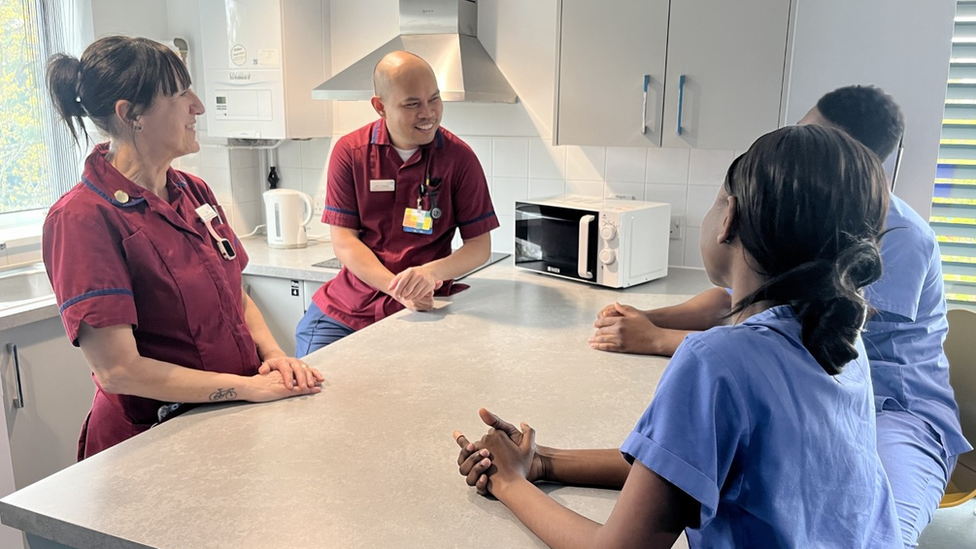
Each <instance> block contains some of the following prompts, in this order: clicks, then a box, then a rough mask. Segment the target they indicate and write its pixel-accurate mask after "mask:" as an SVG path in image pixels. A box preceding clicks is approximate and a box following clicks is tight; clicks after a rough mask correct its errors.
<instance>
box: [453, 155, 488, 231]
mask: <svg viewBox="0 0 976 549" xmlns="http://www.w3.org/2000/svg"><path fill="white" fill-rule="evenodd" d="M458 150H459V154H461V155H463V158H459V159H458V162H457V164H456V165H457V166H458V173H457V174H455V175H454V181H455V182H456V183H455V184H454V185H453V187H452V192H453V196H452V197H451V200H452V202H453V203H454V219H456V220H457V226H458V230H459V231H460V232H461V238H463V239H465V240H466V239H469V238H475V237H477V236H481V235H483V234H485V233H487V232H489V231H491V230H494V229H497V228H498V216H496V215H495V207H494V206H493V205H492V203H491V196H490V194H489V193H488V180H487V179H485V170H484V169H483V168H482V167H481V162H479V161H478V157H477V155H475V154H474V151H472V150H471V148H470V147H468V145H467V144H465V143H462V144H461V146H460V147H459V149H458Z"/></svg>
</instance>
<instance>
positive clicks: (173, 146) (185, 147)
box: [137, 88, 205, 161]
mask: <svg viewBox="0 0 976 549" xmlns="http://www.w3.org/2000/svg"><path fill="white" fill-rule="evenodd" d="M204 112H205V109H204V107H203V103H202V102H201V101H200V98H199V97H197V94H196V93H194V92H193V90H192V89H190V88H186V89H182V90H179V91H177V92H176V93H175V94H173V95H170V96H167V95H164V94H162V93H160V94H158V95H157V96H156V99H155V100H154V101H153V103H152V106H151V107H150V108H149V110H147V111H146V112H145V113H143V114H142V115H141V116H139V117H138V119H137V123H138V125H139V126H142V128H143V129H142V131H141V132H139V134H140V137H141V141H142V142H143V143H145V144H146V145H147V146H148V150H150V151H152V154H153V156H155V157H159V158H162V157H165V158H166V159H168V160H170V161H172V160H173V159H175V158H179V157H181V156H183V155H187V154H191V153H195V152H197V151H199V150H200V143H199V142H198V141H197V131H196V123H197V116H199V115H201V114H203V113H204Z"/></svg>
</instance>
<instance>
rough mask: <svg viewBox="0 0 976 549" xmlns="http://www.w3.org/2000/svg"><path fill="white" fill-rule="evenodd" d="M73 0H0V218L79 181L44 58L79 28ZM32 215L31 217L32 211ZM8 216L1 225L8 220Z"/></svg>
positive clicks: (46, 201) (66, 47) (47, 200)
mask: <svg viewBox="0 0 976 549" xmlns="http://www.w3.org/2000/svg"><path fill="white" fill-rule="evenodd" d="M75 13H76V10H75V6H74V2H72V1H67V2H64V1H62V0H0V217H2V218H8V217H9V216H6V215H3V214H11V213H15V212H25V211H29V210H38V209H41V210H43V209H46V208H47V207H49V206H50V205H51V204H52V203H54V201H55V200H57V198H58V197H59V196H61V194H63V193H64V192H65V191H67V190H68V189H70V188H71V186H73V185H74V183H76V182H77V180H78V174H79V168H78V164H79V162H78V160H79V159H78V152H77V150H76V147H75V146H74V143H73V142H72V141H71V139H70V137H68V135H67V132H66V131H65V129H64V127H63V126H62V125H61V124H60V123H59V122H58V121H57V120H56V114H55V112H54V110H53V107H52V106H51V102H50V100H49V99H48V97H47V90H46V85H45V81H44V78H45V76H44V75H45V72H44V71H45V62H46V60H47V58H48V57H49V56H50V55H51V54H53V53H55V52H58V51H72V50H73V49H74V48H72V47H70V46H72V45H73V42H75V41H76V40H77V39H76V37H77V35H78V34H79V33H78V32H71V31H70V30H69V25H68V24H66V22H68V21H71V22H73V21H77V20H78V18H77V17H75ZM34 217H35V218H36V216H34ZM10 224H11V223H10V222H9V221H8V220H7V219H3V220H0V225H10Z"/></svg>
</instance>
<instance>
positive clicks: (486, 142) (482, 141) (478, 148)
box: [461, 137, 492, 177]
mask: <svg viewBox="0 0 976 549" xmlns="http://www.w3.org/2000/svg"><path fill="white" fill-rule="evenodd" d="M461 140H462V141H464V142H465V143H467V144H468V146H469V147H471V150H472V151H474V154H475V156H477V157H478V162H481V167H482V169H484V170H485V175H486V176H489V177H490V176H491V164H492V162H491V141H492V139H491V138H490V137H464V138H461Z"/></svg>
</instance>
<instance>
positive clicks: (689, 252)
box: [682, 227, 705, 267]
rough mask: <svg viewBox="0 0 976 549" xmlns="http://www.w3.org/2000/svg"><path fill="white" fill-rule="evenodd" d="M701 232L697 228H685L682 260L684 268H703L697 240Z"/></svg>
mask: <svg viewBox="0 0 976 549" xmlns="http://www.w3.org/2000/svg"><path fill="white" fill-rule="evenodd" d="M700 235H701V230H700V229H698V228H697V227H685V238H684V241H685V242H684V244H685V256H684V258H682V261H683V264H684V265H685V266H686V267H704V266H705V264H704V263H702V257H701V245H700V243H699V238H700Z"/></svg>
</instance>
